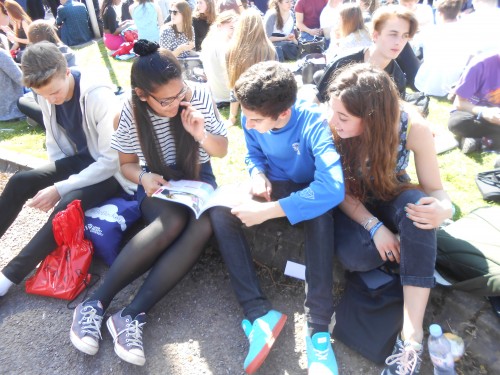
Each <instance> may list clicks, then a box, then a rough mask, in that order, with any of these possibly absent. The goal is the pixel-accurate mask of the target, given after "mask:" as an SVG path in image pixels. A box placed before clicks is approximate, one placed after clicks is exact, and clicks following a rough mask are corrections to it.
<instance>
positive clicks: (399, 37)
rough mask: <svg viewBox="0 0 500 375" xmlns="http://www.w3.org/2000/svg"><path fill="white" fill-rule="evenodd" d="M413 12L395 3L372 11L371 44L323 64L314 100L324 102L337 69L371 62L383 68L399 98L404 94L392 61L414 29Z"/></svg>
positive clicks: (403, 81)
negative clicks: (396, 88) (395, 87)
mask: <svg viewBox="0 0 500 375" xmlns="http://www.w3.org/2000/svg"><path fill="white" fill-rule="evenodd" d="M417 26H418V23H417V19H416V18H415V16H414V15H413V13H412V12H411V11H410V10H408V9H406V8H404V7H402V6H399V5H390V6H384V7H381V8H379V9H377V10H376V11H375V13H374V14H373V21H372V27H373V31H372V40H373V44H372V46H371V47H369V48H363V49H361V50H360V51H359V52H356V53H352V54H349V55H346V56H341V57H338V58H337V59H335V60H334V61H333V62H332V63H330V64H329V65H327V67H326V69H325V71H324V73H323V75H322V76H321V78H320V80H319V82H318V85H317V86H318V93H317V95H316V96H317V100H318V101H319V102H321V103H324V102H326V101H327V96H328V95H327V90H328V85H329V84H330V82H331V80H332V77H333V75H334V73H335V71H337V69H339V68H341V67H343V66H345V65H348V64H352V63H362V62H366V63H371V64H373V65H375V66H377V67H379V68H381V69H384V70H385V71H386V72H387V73H388V74H389V75H390V76H391V77H392V79H393V80H394V81H395V83H396V86H397V87H398V91H399V95H400V96H401V98H402V99H404V98H405V93H406V78H405V75H404V73H403V71H402V70H401V68H400V67H399V65H398V63H397V62H396V60H395V59H396V58H397V57H398V56H399V54H400V53H401V51H402V50H403V48H404V47H405V46H406V44H407V43H408V41H409V40H410V39H411V38H412V37H413V35H414V34H415V32H416V31H417Z"/></svg>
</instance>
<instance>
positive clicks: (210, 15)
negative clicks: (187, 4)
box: [193, 0, 217, 25]
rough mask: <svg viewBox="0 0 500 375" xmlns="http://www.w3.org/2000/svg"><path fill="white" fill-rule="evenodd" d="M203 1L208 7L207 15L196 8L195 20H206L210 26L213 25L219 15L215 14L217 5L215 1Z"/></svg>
mask: <svg viewBox="0 0 500 375" xmlns="http://www.w3.org/2000/svg"><path fill="white" fill-rule="evenodd" d="M203 1H204V2H205V4H206V5H207V10H206V11H205V13H199V12H198V8H197V7H196V10H195V11H194V15H193V18H199V19H204V20H205V21H207V23H208V24H209V25H211V24H213V23H214V22H215V19H216V18H217V13H216V12H215V3H214V0H203Z"/></svg>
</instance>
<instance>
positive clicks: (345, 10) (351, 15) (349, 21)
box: [338, 3, 368, 38]
mask: <svg viewBox="0 0 500 375" xmlns="http://www.w3.org/2000/svg"><path fill="white" fill-rule="evenodd" d="M338 12H339V16H340V19H341V20H342V22H341V28H340V32H341V34H342V37H343V38H345V37H346V36H348V35H349V34H351V33H354V32H356V31H358V30H366V28H365V23H364V21H363V12H362V11H361V8H360V7H359V5H357V4H355V3H346V4H342V5H340V7H339V9H338ZM366 31H367V32H368V30H366Z"/></svg>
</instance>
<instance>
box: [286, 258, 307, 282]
mask: <svg viewBox="0 0 500 375" xmlns="http://www.w3.org/2000/svg"><path fill="white" fill-rule="evenodd" d="M285 275H287V276H291V277H295V278H296V279H300V280H305V279H306V266H304V265H303V264H299V263H295V262H292V261H290V260H287V262H286V266H285Z"/></svg>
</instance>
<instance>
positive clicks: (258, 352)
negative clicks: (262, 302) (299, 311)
mask: <svg viewBox="0 0 500 375" xmlns="http://www.w3.org/2000/svg"><path fill="white" fill-rule="evenodd" d="M286 318H287V317H286V315H284V314H282V313H280V312H279V311H276V310H271V311H269V312H268V313H267V314H266V315H264V316H261V317H260V318H258V319H255V321H254V322H253V325H252V324H251V323H250V321H248V320H247V319H244V320H243V321H242V322H241V326H242V328H243V331H245V335H246V336H247V337H248V341H249V342H250V348H249V349H248V355H247V357H246V358H245V363H244V365H243V367H244V369H245V372H246V373H247V374H253V373H254V372H255V371H257V370H258V369H259V367H260V366H261V365H262V363H264V360H265V359H266V357H267V355H268V354H269V351H270V350H271V347H272V346H273V344H274V341H276V338H277V337H278V336H279V334H280V332H281V330H282V329H283V326H284V325H285V322H286Z"/></svg>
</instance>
